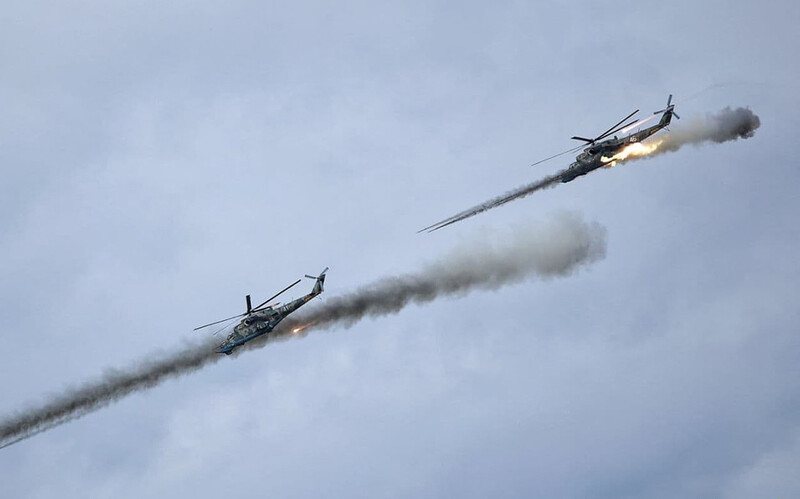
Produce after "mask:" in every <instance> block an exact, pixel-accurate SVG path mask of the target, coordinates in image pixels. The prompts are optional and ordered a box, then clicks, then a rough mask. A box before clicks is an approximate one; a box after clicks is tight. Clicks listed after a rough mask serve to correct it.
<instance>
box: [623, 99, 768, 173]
mask: <svg viewBox="0 0 800 499" xmlns="http://www.w3.org/2000/svg"><path fill="white" fill-rule="evenodd" d="M673 123H674V122H673ZM760 126H761V119H759V117H758V115H756V114H755V113H754V112H753V111H751V110H750V108H746V107H737V108H736V109H731V108H730V107H726V108H725V109H722V110H720V111H719V112H717V113H713V114H711V113H709V114H707V115H705V116H697V117H693V118H687V122H686V123H680V126H678V125H675V126H674V128H673V129H672V130H671V131H670V133H668V134H667V135H665V136H664V138H663V139H662V142H661V144H660V145H659V146H658V149H656V150H655V151H654V152H653V153H651V154H649V155H647V156H631V157H629V158H628V159H626V160H625V162H628V161H631V160H633V159H645V158H650V157H653V156H656V155H659V154H664V153H668V152H674V151H677V150H678V149H680V148H681V147H683V146H685V145H694V146H699V145H701V144H705V143H708V142H711V143H715V144H721V143H723V142H730V141H732V140H738V139H749V138H750V137H752V136H753V135H755V133H756V130H757V129H758V128H759V127H760ZM656 137H657V136H654V137H652V138H651V139H649V140H650V141H653V140H654V139H655V138H656Z"/></svg>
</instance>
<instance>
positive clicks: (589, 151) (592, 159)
mask: <svg viewBox="0 0 800 499" xmlns="http://www.w3.org/2000/svg"><path fill="white" fill-rule="evenodd" d="M638 112H639V110H638V109H637V110H636V111H634V112H632V113H631V114H629V115H628V116H626V117H624V118H623V119H621V120H620V121H618V122H617V124H616V125H614V126H612V127H611V128H609V129H608V130H606V131H605V132H603V133H601V134H600V135H598V136H597V137H595V138H593V139H588V138H586V137H578V136H573V137H571V138H572V139H573V140H580V141H583V142H586V143H587V144H589V147H587V148H586V149H584V150H583V152H581V153H580V154H578V156H577V157H576V158H575V162H574V163H572V164H571V165H569V168H567V169H566V170H564V171H563V172H562V173H561V182H563V183H567V182H572V181H573V180H575V179H576V178H578V177H580V176H582V175H586V174H587V173H589V172H591V171H593V170H596V169H598V168H600V167H601V166H606V165H608V164H610V163H611V162H613V161H614V159H613V158H614V155H615V154H618V153H619V152H620V151H622V150H623V149H624V148H625V147H627V146H629V145H631V144H635V143H637V142H641V141H643V140H644V139H646V138H648V137H650V136H651V135H653V134H654V133H656V132H658V131H659V130H661V129H663V128H666V127H667V126H668V125H669V124H670V122H671V121H672V117H673V116H675V118H676V119H681V117H680V116H678V115H677V113H675V104H672V94H670V95H669V97H668V98H667V107H665V108H664V109H661V110H659V111H656V112H654V113H653V115H657V114H659V113H663V114H662V115H661V120H660V121H659V122H658V123H656V124H655V125H653V126H650V127H647V128H643V129H641V130H639V131H637V132H634V133H632V134H630V135H626V136H624V137H620V138H617V136H616V135H614V137H613V138H611V139H606V137H608V136H610V135H611V134H615V133H617V132H619V131H621V130H624V129H626V128H630V127H633V126H636V124H637V121H636V120H634V121H633V122H630V123H625V124H624V125H623V123H624V122H626V121H627V120H628V119H630V118H631V117H633V115H635V114H636V113H638ZM651 118H652V116H651ZM648 119H649V118H648ZM603 139H606V140H603ZM581 147H583V146H581ZM571 151H574V149H570V152H571ZM548 159H551V158H548ZM540 162H541V161H540ZM535 164H536V163H535Z"/></svg>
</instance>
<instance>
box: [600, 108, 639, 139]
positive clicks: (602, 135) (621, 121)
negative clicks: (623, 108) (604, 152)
mask: <svg viewBox="0 0 800 499" xmlns="http://www.w3.org/2000/svg"><path fill="white" fill-rule="evenodd" d="M638 112H639V110H638V109H637V110H636V111H634V112H632V113H631V114H629V115H628V116H625V117H624V118H622V119H621V120H619V121H618V122H617V123H616V124H615V125H614V126H612V127H611V128H609V129H608V130H606V131H605V132H603V133H601V134H600V135H598V136H597V138H596V139H594V140H600V139H601V138H603V137H605V136H606V135H608V134H609V133H612V130H614V129H615V128H617V127H618V126H619V125H620V124H622V123H625V122H626V121H628V118H630V117H631V116H633V115H634V114H636V113H638Z"/></svg>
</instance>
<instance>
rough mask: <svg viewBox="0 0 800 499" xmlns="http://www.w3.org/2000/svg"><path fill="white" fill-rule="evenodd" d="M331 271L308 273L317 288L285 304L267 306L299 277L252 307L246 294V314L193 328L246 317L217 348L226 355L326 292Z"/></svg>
mask: <svg viewBox="0 0 800 499" xmlns="http://www.w3.org/2000/svg"><path fill="white" fill-rule="evenodd" d="M326 272H328V268H327V267H325V270H323V271H322V272H320V274H319V275H318V276H311V275H308V274H306V277H307V278H309V279H314V280H315V282H314V287H313V289H312V290H311V292H310V293H308V294H307V295H305V296H301V297H300V298H298V299H296V300H292V301H290V302H289V303H286V304H284V305H282V306H278V305H280V304H279V303H273V304H271V305H267V304H268V303H269V302H271V301H272V300H274V299H275V298H277V297H278V296H280V295H282V294H283V293H285V292H286V291H288V290H289V289H291V288H292V287H294V286H295V285H297V284H298V283H299V282H300V281H301V279H298V280H296V281H295V282H293V283H292V284H290V285H288V286H286V287H285V288H283V289H282V290H281V291H279V292H278V293H276V294H274V295H273V296H271V297H269V298H268V299H266V300H264V302H263V303H261V304H260V305H258V306H256V307H253V306H252V305H251V302H250V295H247V296H245V302H246V304H247V311H246V312H244V313H243V314H239V315H234V316H233V317H228V318H227V319H222V320H218V321H214V322H211V323H209V324H204V325H202V326H198V327H196V328H194V330H195V331H197V330H198V329H203V328H206V327H209V326H214V325H216V324H222V323H225V322H230V321H232V320H234V319H238V318H239V317H244V318H243V319H242V320H241V321H239V324H237V325H236V326H235V327H234V328H233V332H231V334H229V335H228V337H227V339H226V340H225V341H224V342H222V343H221V344H220V345H219V346H218V347H217V350H216V351H217V353H224V354H225V355H230V354H231V353H233V350H234V349H235V348H237V347H239V346H241V345H244V344H245V343H247V342H248V341H251V340H253V339H255V338H258V337H259V336H261V335H264V334H267V333H269V332H270V331H272V330H273V329H275V327H276V326H277V325H278V324H279V323H280V322H281V321H282V320H283V319H285V318H286V317H287V316H288V315H289V314H291V313H292V312H294V311H295V310H297V309H298V308H300V307H302V306H303V305H305V304H306V303H308V302H309V301H311V300H312V299H314V298H315V297H316V296H318V295H319V294H321V293H322V291H323V284H324V283H325V273H326Z"/></svg>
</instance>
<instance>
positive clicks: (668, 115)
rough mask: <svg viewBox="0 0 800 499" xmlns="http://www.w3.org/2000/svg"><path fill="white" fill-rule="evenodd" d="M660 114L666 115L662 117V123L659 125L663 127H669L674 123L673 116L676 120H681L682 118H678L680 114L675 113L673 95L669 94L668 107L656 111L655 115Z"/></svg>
mask: <svg viewBox="0 0 800 499" xmlns="http://www.w3.org/2000/svg"><path fill="white" fill-rule="evenodd" d="M658 113H664V114H663V115H662V116H661V122H660V123H659V125H661V126H667V125H669V122H670V121H672V117H673V116H675V119H681V117H680V116H678V113H676V112H675V104H673V103H672V94H669V97H668V98H667V107H665V108H664V109H661V110H659V111H656V112H654V113H653V114H658Z"/></svg>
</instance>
